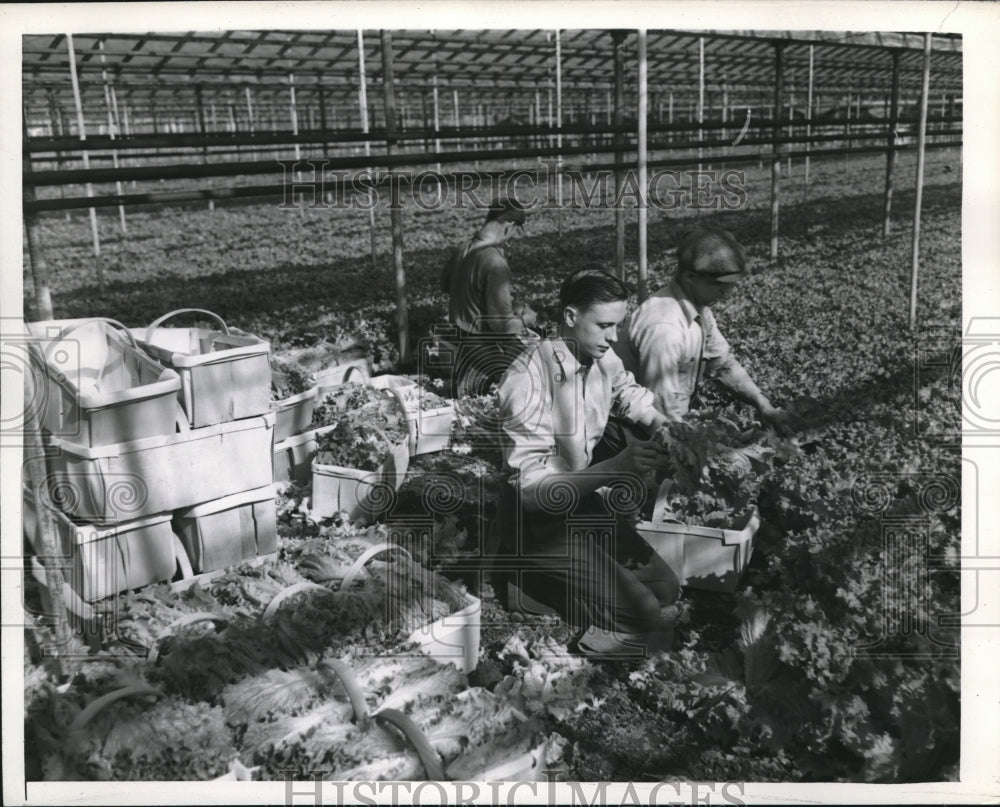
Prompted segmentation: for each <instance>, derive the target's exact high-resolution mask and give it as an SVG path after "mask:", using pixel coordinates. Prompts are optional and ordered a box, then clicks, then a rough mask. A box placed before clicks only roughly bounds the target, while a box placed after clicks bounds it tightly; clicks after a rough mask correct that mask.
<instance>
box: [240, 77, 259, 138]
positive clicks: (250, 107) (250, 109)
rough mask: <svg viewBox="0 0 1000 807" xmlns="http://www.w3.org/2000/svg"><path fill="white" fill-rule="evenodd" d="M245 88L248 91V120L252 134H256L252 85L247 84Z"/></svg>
mask: <svg viewBox="0 0 1000 807" xmlns="http://www.w3.org/2000/svg"><path fill="white" fill-rule="evenodd" d="M243 89H244V90H245V91H246V97H247V121H248V123H249V126H250V134H254V132H255V131H256V127H255V125H254V119H253V99H252V94H251V92H250V85H249V84H247V86H246V87H244V88H243Z"/></svg>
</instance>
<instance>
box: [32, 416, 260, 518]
mask: <svg viewBox="0 0 1000 807" xmlns="http://www.w3.org/2000/svg"><path fill="white" fill-rule="evenodd" d="M273 432H274V415H272V414H267V415H263V416H261V417H256V418H248V419H246V420H237V421H234V422H232V423H220V424H218V425H216V426H207V427H205V428H203V429H193V430H190V431H186V432H179V433H177V434H172V435H167V436H158V437H147V438H144V439H142V440H134V441H132V442H128V443H118V444H116V445H109V446H97V447H86V446H79V445H76V444H74V443H70V442H67V441H64V440H58V439H54V438H53V439H52V440H50V443H51V445H52V446H53V447H55V448H57V449H59V451H58V452H57V453H54V454H53V455H52V456H50V457H49V463H48V464H49V470H50V490H51V495H52V498H53V500H54V501H55V502H56V504H57V506H59V507H60V509H62V510H63V511H64V512H66V513H67V514H69V515H72V516H73V517H75V518H77V519H79V520H83V521H91V522H97V523H109V522H110V523H114V522H118V521H122V520H125V519H132V518H139V517H141V516H147V515H153V514H156V513H164V512H169V511H173V510H180V509H182V508H185V507H191V506H193V505H196V504H201V503H202V502H206V501H212V500H214V499H221V498H222V497H224V496H230V495H232V494H234V493H242V492H244V491H247V490H255V489H256V488H261V487H264V486H265V485H270V484H271V482H272V481H273V474H274V471H273V468H272V465H273V461H274V455H273V453H272V439H271V435H272V434H273Z"/></svg>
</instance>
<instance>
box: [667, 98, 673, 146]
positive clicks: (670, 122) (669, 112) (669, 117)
mask: <svg viewBox="0 0 1000 807" xmlns="http://www.w3.org/2000/svg"><path fill="white" fill-rule="evenodd" d="M667 124H668V125H670V126H673V125H674V92H673V90H671V91H670V93H668V95H667ZM667 140H669V142H671V143H673V142H674V133H673V130H671V131H670V136H669V137H668V138H667Z"/></svg>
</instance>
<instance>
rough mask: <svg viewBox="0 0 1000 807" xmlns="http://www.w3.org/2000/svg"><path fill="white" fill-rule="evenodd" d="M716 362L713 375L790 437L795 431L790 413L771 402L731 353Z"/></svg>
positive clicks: (785, 435) (774, 426) (779, 430)
mask: <svg viewBox="0 0 1000 807" xmlns="http://www.w3.org/2000/svg"><path fill="white" fill-rule="evenodd" d="M714 364H715V366H714V367H712V374H713V377H714V378H715V379H716V380H717V381H718V382H719V383H721V384H722V386H723V387H725V388H726V389H727V390H729V392H730V393H731V394H732V395H733V396H734V397H735V398H738V399H739V400H741V401H744V402H746V403H749V404H751V405H753V406H754V407H756V408H757V411H758V412H760V417H761V420H763V421H764V422H765V423H767V424H768V425H769V426H772V427H773V428H774V429H775V431H777V432H778V434H780V435H781V436H782V437H789V436H791V435H792V434H793V433H794V431H795V428H794V425H793V423H792V419H791V417H790V416H789V415H788V413H787V412H785V411H784V410H782V409H778V408H777V407H775V406H774V405H773V404H772V403H771V401H770V399H769V398H768V397H767V396H766V395H765V394H764V393H763V392H761V391H760V387H758V386H757V384H755V383H754V380H753V379H752V378H751V377H750V374H749V373H748V372H747V371H746V369H744V367H743V365H742V364H740V363H739V362H738V361H737V360H736V359H735V357H734V356H733V355H732V354H731V353H730V354H728V355H727V356H726V357H725V358H724V359H721V360H715V362H714Z"/></svg>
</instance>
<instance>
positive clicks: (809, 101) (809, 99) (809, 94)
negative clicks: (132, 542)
mask: <svg viewBox="0 0 1000 807" xmlns="http://www.w3.org/2000/svg"><path fill="white" fill-rule="evenodd" d="M812 116H813V46H812V45H810V46H809V88H808V89H807V90H806V140H807V141H808V142H807V143H806V150H807V151H808V150H809V149H811V148H812ZM804 187H805V192H806V193H807V194H808V193H809V158H808V157H806V176H805V186H804Z"/></svg>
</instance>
